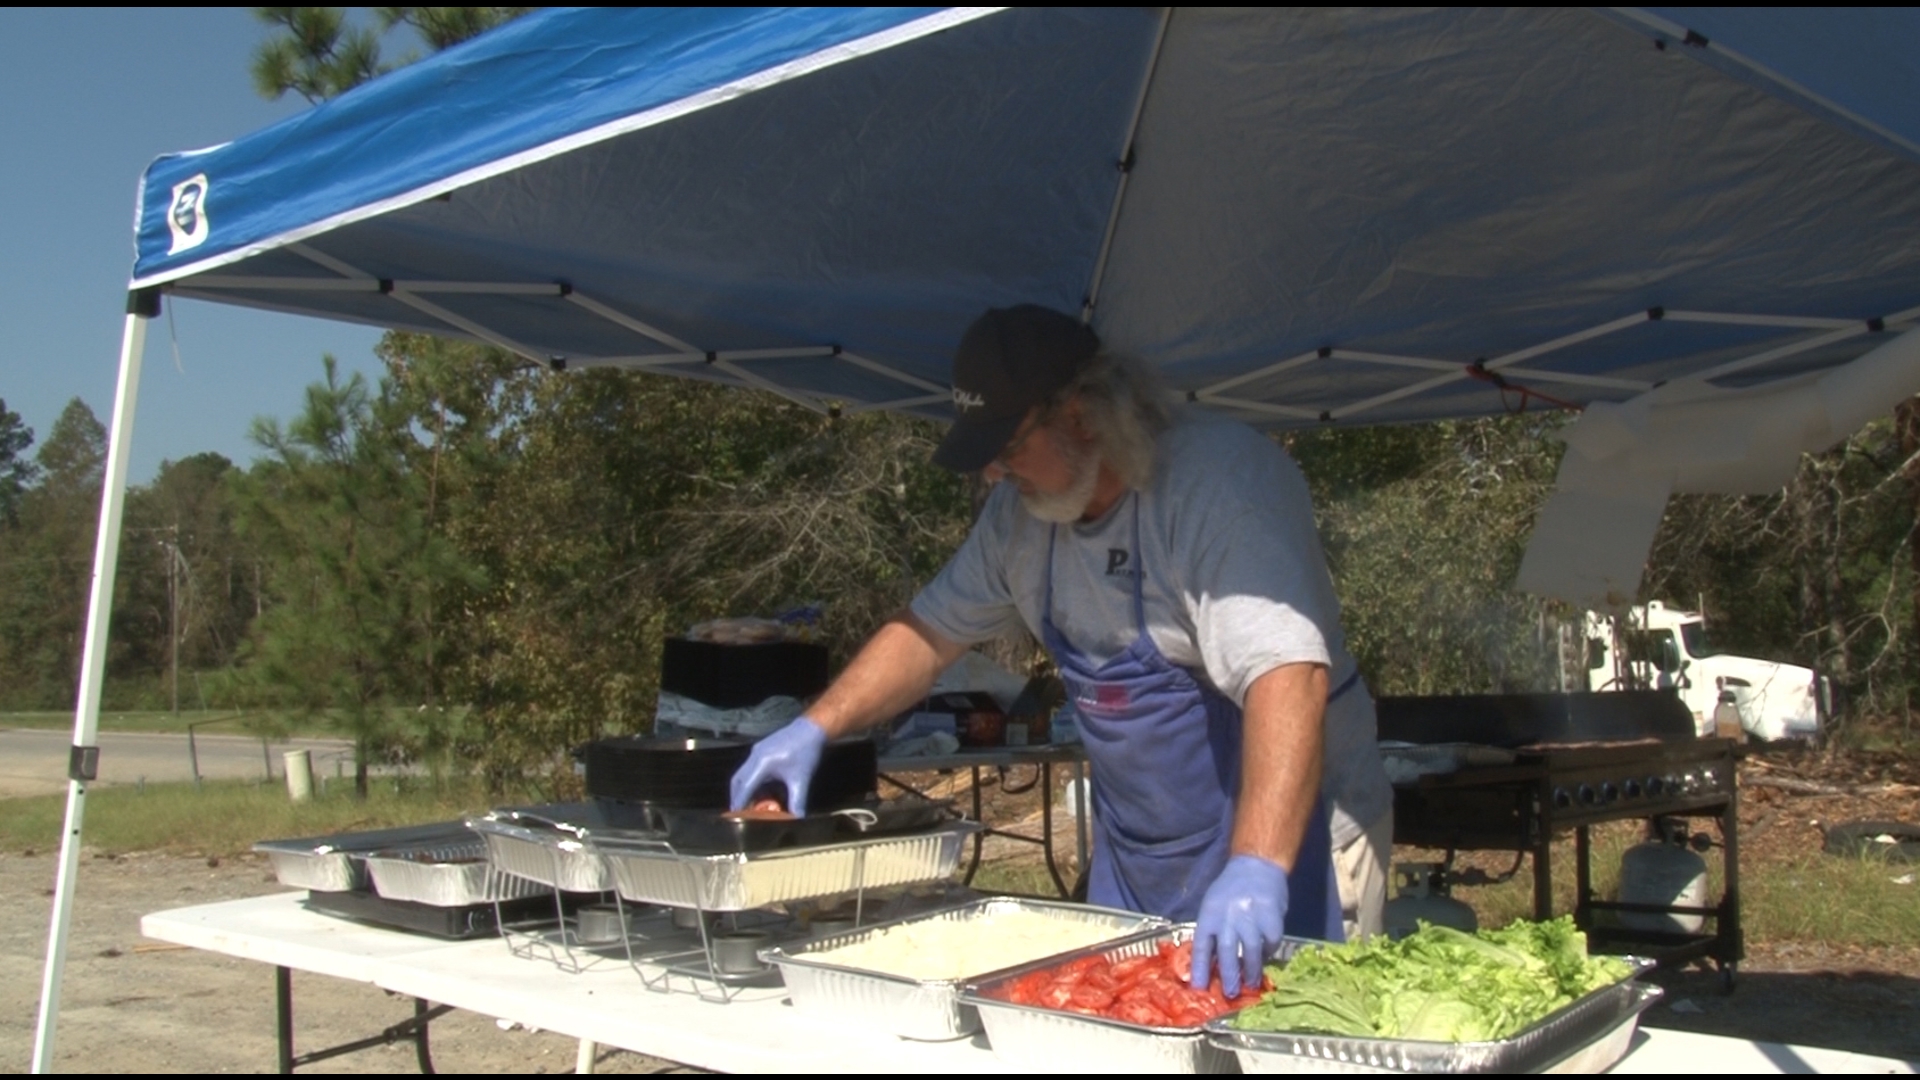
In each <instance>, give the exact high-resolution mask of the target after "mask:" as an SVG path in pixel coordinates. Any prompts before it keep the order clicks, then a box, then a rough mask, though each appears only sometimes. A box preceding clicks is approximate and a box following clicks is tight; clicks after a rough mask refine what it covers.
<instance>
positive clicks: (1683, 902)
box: [1619, 828, 1707, 934]
mask: <svg viewBox="0 0 1920 1080" xmlns="http://www.w3.org/2000/svg"><path fill="white" fill-rule="evenodd" d="M1620 902H1621V903H1625V904H1668V905H1679V906H1682V907H1706V906H1707V860H1705V859H1703V858H1701V857H1700V856H1699V855H1698V854H1696V853H1694V852H1692V851H1689V850H1688V849H1687V847H1686V831H1685V829H1684V828H1683V829H1681V830H1679V831H1678V832H1668V833H1667V834H1666V835H1664V836H1655V837H1654V838H1652V839H1649V840H1647V841H1646V842H1645V843H1641V844H1635V845H1634V846H1633V847H1630V848H1628V849H1627V851H1626V854H1624V855H1622V856H1620ZM1619 916H1620V925H1621V926H1623V927H1625V928H1627V929H1630V930H1653V931H1659V932H1664V933H1670V934H1674V933H1677V934H1697V933H1699V932H1700V928H1701V927H1702V926H1703V925H1705V923H1706V917H1705V916H1703V915H1680V914H1674V915H1658V914H1654V913H1652V912H1644V911H1622V912H1620V913H1619Z"/></svg>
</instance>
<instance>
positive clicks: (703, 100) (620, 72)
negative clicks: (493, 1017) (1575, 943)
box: [35, 8, 1920, 1067]
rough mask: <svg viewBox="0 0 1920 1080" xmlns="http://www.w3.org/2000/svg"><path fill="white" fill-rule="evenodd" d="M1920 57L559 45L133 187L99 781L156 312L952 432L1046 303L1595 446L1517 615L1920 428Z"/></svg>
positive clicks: (1237, 379) (1203, 27)
mask: <svg viewBox="0 0 1920 1080" xmlns="http://www.w3.org/2000/svg"><path fill="white" fill-rule="evenodd" d="M1917 45H1920V16H1916V15H1915V14H1914V13H1913V12H1911V11H1907V10H1889V9H1870V10H1833V9H1820V10H1806V11H1782V10H1772V9H1767V10H1749V11H1738V10H1724V9H1678V8H1661V9H1640V10H1602V11H1596V10H1558V11H1539V10H1531V9H1522V10H1476V11H1437V12H1408V11H1327V10H1319V9H1314V10H1306V11H1275V10H1264V9H1263V10H1241V11H1189V10H1177V11H1168V10H1155V9H1125V10H1084V9H1067V10H1047V9H1018V10H1003V9H912V10H902V9H887V10H877V11H876V10H864V11H863V10H814V9H807V10H797V11H748V10H736V9H724V10H696V11H668V10H639V11H633V10H599V9H596V10H587V11H566V10H554V11H546V12H542V13H539V14H536V15H532V16H529V17H527V18H524V19H522V20H519V21H517V22H515V23H512V24H510V25H508V26H506V27H504V28H502V29H500V30H497V31H495V32H493V33H490V34H488V35H485V36H484V37H481V38H479V39H476V40H474V41H471V42H469V43H467V44H465V45H462V46H460V47H458V48H454V49H450V50H447V51H445V52H443V53H440V54H438V55H435V56H433V57H430V58H428V59H426V60H423V61H421V62H419V63H417V64H415V65H413V66H411V67H408V68H406V69H403V70H401V71H399V72H396V73H394V74H392V75H389V76H386V77H384V78H382V79H380V80H377V81H376V82H373V83H371V84H368V85H366V86H364V87H361V88H359V89H357V90H355V91H353V92H351V93H348V94H346V95H343V96H342V97H340V98H338V99H336V100H334V101H331V102H328V103H326V104H324V105H322V106H320V107H318V108H315V109H314V110H312V111H310V112H308V113H306V114H304V115H302V116H299V117H295V118H292V119H290V120H287V121H284V122H282V123H280V124H277V125H275V126H273V127H271V128H268V129H266V130H264V131H261V132H257V133H255V134H253V135H250V136H247V137H245V138H243V139H240V140H238V141H236V142H233V143H229V144H227V145H224V146H219V147H215V148H212V149H209V150H204V151H198V152H194V153H184V154H177V155H170V156H167V157H164V158H161V159H160V160H159V161H156V162H155V163H154V164H153V165H152V166H151V167H150V168H149V169H148V171H147V174H146V176H145V178H144V180H143V182H142V187H141V195H140V202H139V206H138V210H137V215H136V220H137V247H138V254H137V259H136V262H135V266H134V271H133V277H132V280H131V282H130V286H129V288H130V303H129V315H128V317H127V331H126V336H125V346H124V348H123V351H122V357H121V377H120V383H119V389H118V391H117V395H116V401H115V408H114V421H113V424H114V427H113V434H112V441H111V450H110V454H109V470H108V475H107V482H106V486H105V495H104V496H103V500H102V517H101V520H102V528H101V530H100V541H99V547H98V550H97V553H96V563H95V575H94V591H93V598H92V604H91V607H90V608H89V623H88V631H87V636H86V645H85V653H84V659H83V664H82V680H81V688H80V694H79V703H78V706H77V708H76V719H75V744H76V747H86V746H89V745H90V744H91V743H92V741H93V733H94V725H95V719H96V717H97V712H98V702H99V691H100V680H101V676H102V671H103V668H104V656H105V648H104V646H105V634H106V621H107V620H106V613H107V605H108V602H109V598H110V597H111V595H112V583H113V582H112V576H113V568H114V560H115V556H116V553H117V549H118V533H119V514H120V505H121V502H120V500H121V494H122V491H123V489H124V486H125V464H126V443H127V434H128V431H129V430H130V428H131V424H132V408H131V406H132V402H133V400H134V391H135V388H136V387H137V382H138V374H139V358H140V352H141V346H142V342H143V329H144V326H145V324H146V321H147V320H148V319H149V318H151V317H152V316H153V315H155V314H156V313H157V312H158V310H159V304H160V302H161V298H162V297H163V296H164V295H169V294H170V295H172V296H174V297H177V298H192V299H203V300H212V301H216V302H221V303H237V304H246V305H250V306H255V307H261V308H267V309H272V310H281V311H291V312H299V313H303V314H308V315H317V316H322V317H329V318H339V319H347V320H354V321H359V322H365V323H370V324H374V325H379V326H387V327H398V328H405V329H413V330H423V331H428V332H434V333H443V334H455V335H463V336H467V337H470V338H474V339H477V340H481V341H486V342H490V343H493V344H495V345H498V346H500V347H502V348H505V349H508V350H511V351H512V352H514V353H517V354H519V355H520V356H522V357H525V358H526V359H527V360H528V361H529V362H531V363H536V364H540V365H543V366H548V367H551V368H554V369H575V368H584V367H593V366H617V367H624V368H635V369H645V370H655V371H660V372H663V373H668V374H676V375H682V376H686V377H690V378H699V379H706V380H711V381H716V382H722V383H730V384H736V385H742V386H752V387H757V388H760V389H764V390H768V391H772V392H774V393H778V394H781V395H783V396H785V397H787V398H789V399H791V400H793V401H795V402H798V403H800V404H801V405H804V406H806V407H808V408H813V409H820V410H833V409H838V410H842V411H846V412H855V411H860V410H868V409H891V410H895V411H900V412H905V413H910V414H913V415H917V416H924V417H930V418H935V419H940V418H944V417H946V416H948V415H949V412H948V393H949V391H948V388H947V385H946V363H947V357H948V355H949V351H950V349H951V348H952V345H953V343H954V342H955V341H956V340H957V338H958V336H959V333H960V331H961V329H962V328H963V327H964V326H965V325H966V324H967V322H968V321H969V320H971V319H972V318H973V317H974V316H975V315H977V314H978V313H979V312H980V310H981V309H983V308H985V307H987V306H990V305H998V304H1009V303H1017V302H1039V303H1045V304H1049V305H1052V306H1054V307H1057V308H1060V309H1063V310H1070V311H1079V312H1081V313H1082V315H1083V317H1084V318H1086V319H1088V320H1089V321H1090V322H1091V323H1092V325H1093V326H1094V327H1095V328H1096V329H1097V330H1098V331H1099V332H1100V334H1101V336H1102V338H1103V339H1104V340H1105V341H1106V342H1107V343H1108V344H1109V345H1110V346H1113V347H1115V348H1118V349H1122V350H1126V351H1129V352H1132V353H1135V354H1138V355H1140V356H1142V357H1144V358H1146V359H1147V360H1149V361H1150V362H1152V363H1153V364H1154V365H1156V366H1157V367H1158V368H1159V370H1160V371H1161V372H1162V373H1163V374H1164V376H1165V377H1166V379H1167V381H1168V383H1169V384H1170V385H1171V386H1172V387H1173V388H1174V389H1175V390H1177V391H1179V392H1180V393H1182V394H1184V395H1185V396H1186V397H1187V398H1188V399H1189V400H1191V401H1194V402H1196V403H1199V404H1202V405H1205V406H1207V407H1211V408H1215V409H1219V410H1222V411H1224V412H1227V413H1230V414H1233V415H1237V416H1240V417H1242V418H1245V419H1248V420H1250V421H1252V422H1255V423H1258V424H1262V425H1267V426H1273V427H1303V426H1312V425H1320V424H1329V423H1331V424H1378V423H1406V422H1415V421H1423V420H1432V419H1437V418H1449V417H1470V416H1479V415H1489V414H1493V413H1497V412H1500V411H1502V410H1508V409H1513V408H1517V407H1524V406H1526V405H1528V404H1529V403H1533V404H1535V405H1538V404H1541V403H1546V404H1557V405H1569V406H1586V407H1587V413H1586V416H1585V417H1584V418H1583V419H1582V420H1581V421H1579V422H1578V423H1577V424H1575V425H1573V427H1572V428H1571V429H1570V430H1569V432H1568V437H1569V442H1570V444H1571V445H1572V447H1573V449H1572V450H1571V451H1570V452H1569V454H1568V455H1567V459H1568V465H1567V466H1565V467H1564V471H1563V476H1562V484H1561V491H1560V493H1559V494H1557V495H1556V496H1555V499H1554V501H1553V502H1552V503H1550V504H1549V506H1548V507H1547V509H1546V510H1545V511H1544V512H1543V515H1542V520H1541V524H1540V533H1541V537H1542V539H1543V542H1541V543H1537V544H1536V548H1537V551H1530V553H1529V561H1528V569H1527V570H1526V571H1524V572H1523V584H1527V585H1528V586H1529V587H1533V588H1537V589H1539V590H1541V591H1547V592H1554V593H1556V594H1558V595H1565V596H1568V597H1570V598H1575V599H1581V600H1608V599H1618V598H1619V597H1620V596H1621V595H1622V594H1623V593H1624V594H1627V595H1630V594H1631V592H1632V589H1633V585H1634V582H1636V581H1637V578H1638V573H1639V570H1638V566H1639V563H1640V561H1642V560H1643V558H1644V552H1645V547H1644V544H1643V545H1642V546H1641V547H1639V549H1638V550H1637V551H1635V550H1632V549H1633V547H1634V544H1636V543H1641V540H1642V534H1644V539H1645V540H1648V541H1650V539H1651V536H1652V531H1651V530H1652V527H1653V525H1654V524H1657V522H1658V519H1659V513H1660V509H1661V507H1663V506H1664V503H1665V500H1666V498H1667V495H1668V493H1669V492H1670V491H1674V490H1756V489H1765V488H1767V487H1768V486H1775V487H1777V486H1778V484H1779V483H1780V482H1782V481H1783V480H1784V479H1785V475H1784V474H1782V472H1781V470H1782V468H1783V465H1782V463H1783V462H1785V463H1786V466H1785V467H1788V468H1790V466H1791V462H1792V460H1793V457H1794V456H1795V455H1797V454H1798V453H1799V452H1800V451H1801V450H1803V449H1818V448H1819V447H1821V446H1825V445H1827V444H1829V443H1831V442H1832V441H1834V440H1835V439H1838V438H1840V437H1843V436H1844V435H1846V434H1847V433H1849V432H1850V431H1851V430H1853V429H1854V428H1855V427H1857V426H1858V425H1859V424H1860V423H1862V422H1864V421H1865V420H1866V419H1869V418H1871V417H1872V416H1874V415H1877V414H1878V413H1881V412H1884V411H1886V410H1887V409H1888V408H1890V407H1891V406H1892V404H1893V403H1894V402H1895V401H1897V400H1898V399H1899V398H1900V397H1901V396H1904V395H1906V394H1910V393H1913V392H1914V391H1915V390H1920V336H1915V335H1912V334H1910V333H1905V332H1906V331H1908V330H1909V329H1910V327H1912V326H1913V324H1914V322H1915V320H1916V319H1920V64H1917V63H1916V61H1915V59H1914V57H1915V56H1916V55H1920V51H1917V50H1916V46H1917ZM1596 518H1597V519H1599V520H1602V521H1604V522H1605V523H1606V524H1607V525H1608V527H1609V529H1610V530H1611V532H1609V531H1608V530H1606V529H1602V530H1596V529H1594V528H1592V526H1593V523H1594V521H1595V520H1596ZM1603 541H1604V542H1603ZM1622 551H1625V552H1626V554H1625V555H1622V554H1621V552H1622ZM1536 555H1537V557H1536ZM84 757H85V752H84V751H83V750H80V749H76V751H75V767H74V770H73V774H74V777H75V779H74V780H73V783H72V785H71V788H70V796H69V803H68V821H69V829H68V834H67V840H66V844H65V849H64V853H63V863H62V868H61V871H60V878H59V887H58V897H59V899H58V900H57V902H56V910H55V917H54V926H53V930H52V933H51V935H50V941H49V956H48V969H47V972H48V973H47V980H46V983H45V985H44V987H43V997H42V1010H41V1021H40V1030H39V1037H38V1042H37V1043H36V1057H35V1064H36V1067H44V1066H45V1065H46V1064H47V1063H48V1062H49V1061H50V1060H51V1052H52V1034H53V1020H52V1017H53V1009H52V1003H53V1002H55V1001H57V995H58V988H59V973H60V965H61V960H62V955H63V951H64V946H65V928H66V920H67V911H68V898H69V894H70V890H71V882H72V873H73V868H74V865H75V859H76V857H77V851H78V836H79V828H80V822H81V817H82V811H83V807H84V794H85V787H86V780H87V779H88V778H90V769H89V768H88V767H87V763H86V762H85V761H84V760H83V759H84Z"/></svg>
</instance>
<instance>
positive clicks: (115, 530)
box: [33, 291, 160, 1073]
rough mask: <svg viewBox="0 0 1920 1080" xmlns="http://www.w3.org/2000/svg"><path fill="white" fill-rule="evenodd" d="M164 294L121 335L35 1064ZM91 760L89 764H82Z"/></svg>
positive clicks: (47, 1015)
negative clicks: (150, 339) (136, 426)
mask: <svg viewBox="0 0 1920 1080" xmlns="http://www.w3.org/2000/svg"><path fill="white" fill-rule="evenodd" d="M159 301H160V295H159V293H158V292H153V291H148V292H141V293H136V294H134V295H132V296H131V297H129V303H128V311H127V317H126V324H125V326H124V327H123V329H122V331H121V335H120V375H119V380H118V382H117V384H116V385H115V387H114V391H113V428H112V430H111V431H110V432H109V435H108V440H109V441H108V443H107V463H106V464H107V469H106V475H105V476H104V477H102V478H101V483H100V525H99V532H98V534H97V535H96V536H95V537H94V545H93V587H92V590H91V592H90V594H89V596H88V600H87V630H86V638H85V644H84V646H83V647H82V650H81V654H80V690H79V693H78V695H76V697H77V700H76V702H75V704H74V709H73V746H74V754H73V760H74V763H75V764H74V766H73V767H72V768H70V769H69V772H68V780H67V817H66V827H65V829H64V830H63V831H62V832H61V834H60V869H59V874H58V876H57V877H56V879H55V881H54V889H53V918H52V920H51V925H50V926H49V927H48V929H47V966H46V971H45V973H44V975H43V977H42V979H41V982H40V1014H39V1018H38V1020H37V1021H36V1023H35V1028H34V1036H33V1071H34V1072H36V1073H44V1072H50V1071H52V1069H53V1055H54V1043H55V1036H56V1034H57V1033H58V1029H59V1025H60V983H61V980H62V978H63V977H64V975H65V974H66V965H67V935H68V931H69V930H70V929H71V928H72V925H73V890H74V885H75V878H76V877H77V876H78V874H79V869H80V827H81V823H82V821H83V820H84V819H85V817H86V809H87V785H88V784H89V783H91V782H92V780H93V772H94V762H95V761H97V756H98V750H97V749H96V748H95V745H94V738H95V736H96V735H97V734H98V732H99V729H100V688H101V683H102V681H103V680H104V679H105V678H106V668H107V623H108V617H109V616H110V615H111V614H112V612H113V576H114V571H115V569H116V568H117V566H118V563H119V559H120V517H121V512H122V510H124V509H125V507H126V496H127V450H128V446H129V444H130V443H131V442H132V440H133V409H134V405H135V404H136V403H137V402H138V400H139V397H140V358H141V355H142V353H144V352H145V350H146V344H147V323H148V322H150V321H151V320H152V319H153V318H154V317H155V316H157V315H159V314H160V304H159ZM82 762H85V763H86V764H85V765H84V766H83V765H82V764H81V763H82Z"/></svg>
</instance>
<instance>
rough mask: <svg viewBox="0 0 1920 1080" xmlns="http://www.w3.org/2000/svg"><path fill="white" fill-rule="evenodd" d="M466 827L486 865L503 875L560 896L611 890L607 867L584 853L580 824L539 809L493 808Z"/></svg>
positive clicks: (584, 844)
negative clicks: (483, 852) (483, 847)
mask: <svg viewBox="0 0 1920 1080" xmlns="http://www.w3.org/2000/svg"><path fill="white" fill-rule="evenodd" d="M542 809H543V810H544V809H548V808H542ZM551 809H552V810H555V811H558V810H561V809H562V808H560V807H554V808H551ZM467 826H468V827H469V828H471V829H472V830H473V831H474V832H476V833H479V834H480V838H481V840H483V841H484V842H485V843H486V845H487V861H488V863H489V864H490V865H492V866H493V868H494V869H496V870H499V871H501V872H503V873H507V874H512V875H513V876H514V877H518V878H524V879H526V880H528V881H534V882H539V883H540V884H542V885H545V886H547V887H549V888H553V889H559V890H561V891H562V892H591V893H598V892H606V891H607V890H608V889H610V888H612V887H613V883H612V878H611V877H610V876H609V875H608V873H607V866H606V864H605V863H604V862H602V861H601V859H600V856H599V855H597V854H595V853H594V852H592V851H589V850H587V845H586V840H585V837H586V832H587V831H586V830H585V829H583V828H580V827H579V826H575V825H568V824H565V823H564V822H561V821H556V820H554V819H553V818H551V817H547V816H545V815H543V814H542V813H541V812H540V811H538V810H495V811H493V812H491V813H489V814H486V815H485V816H482V817H477V818H469V819H467Z"/></svg>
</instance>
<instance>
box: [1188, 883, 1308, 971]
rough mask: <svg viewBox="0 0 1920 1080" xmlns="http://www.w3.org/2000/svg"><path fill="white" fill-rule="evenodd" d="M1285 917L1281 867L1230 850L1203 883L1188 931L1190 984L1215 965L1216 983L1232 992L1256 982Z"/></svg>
mask: <svg viewBox="0 0 1920 1080" xmlns="http://www.w3.org/2000/svg"><path fill="white" fill-rule="evenodd" d="M1286 920H1287V872H1286V871H1285V870H1282V869H1281V868H1280V866H1279V864H1277V863H1272V862H1268V861H1267V860H1266V859H1263V858H1261V857H1260V856H1258V855H1235V856H1234V857H1233V858H1232V859H1229V860H1228V861H1227V866H1226V869H1224V870H1222V871H1220V876H1219V877H1217V878H1214V879H1213V884H1212V885H1210V886H1208V888H1207V895H1206V897H1205V899H1203V900H1201V901H1200V918H1199V920H1198V922H1197V923H1196V924H1195V926H1194V931H1193V974H1192V976H1191V977H1190V979H1189V982H1190V983H1191V984H1192V986H1193V988H1194V989H1195V990H1205V989H1206V988H1207V984H1208V983H1210V982H1212V981H1213V966H1214V963H1215V961H1216V960H1217V961H1218V962H1219V965H1220V989H1221V990H1222V991H1223V992H1224V993H1225V994H1226V995H1227V996H1228V997H1230V998H1231V997H1238V996H1239V995H1240V988H1241V987H1242V986H1259V985H1260V969H1261V968H1262V967H1264V966H1265V965H1266V962H1267V957H1269V956H1272V955H1273V953H1274V950H1276V949H1278V948H1279V947H1280V931H1281V926H1282V925H1283V924H1284V923H1285V922H1286Z"/></svg>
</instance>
